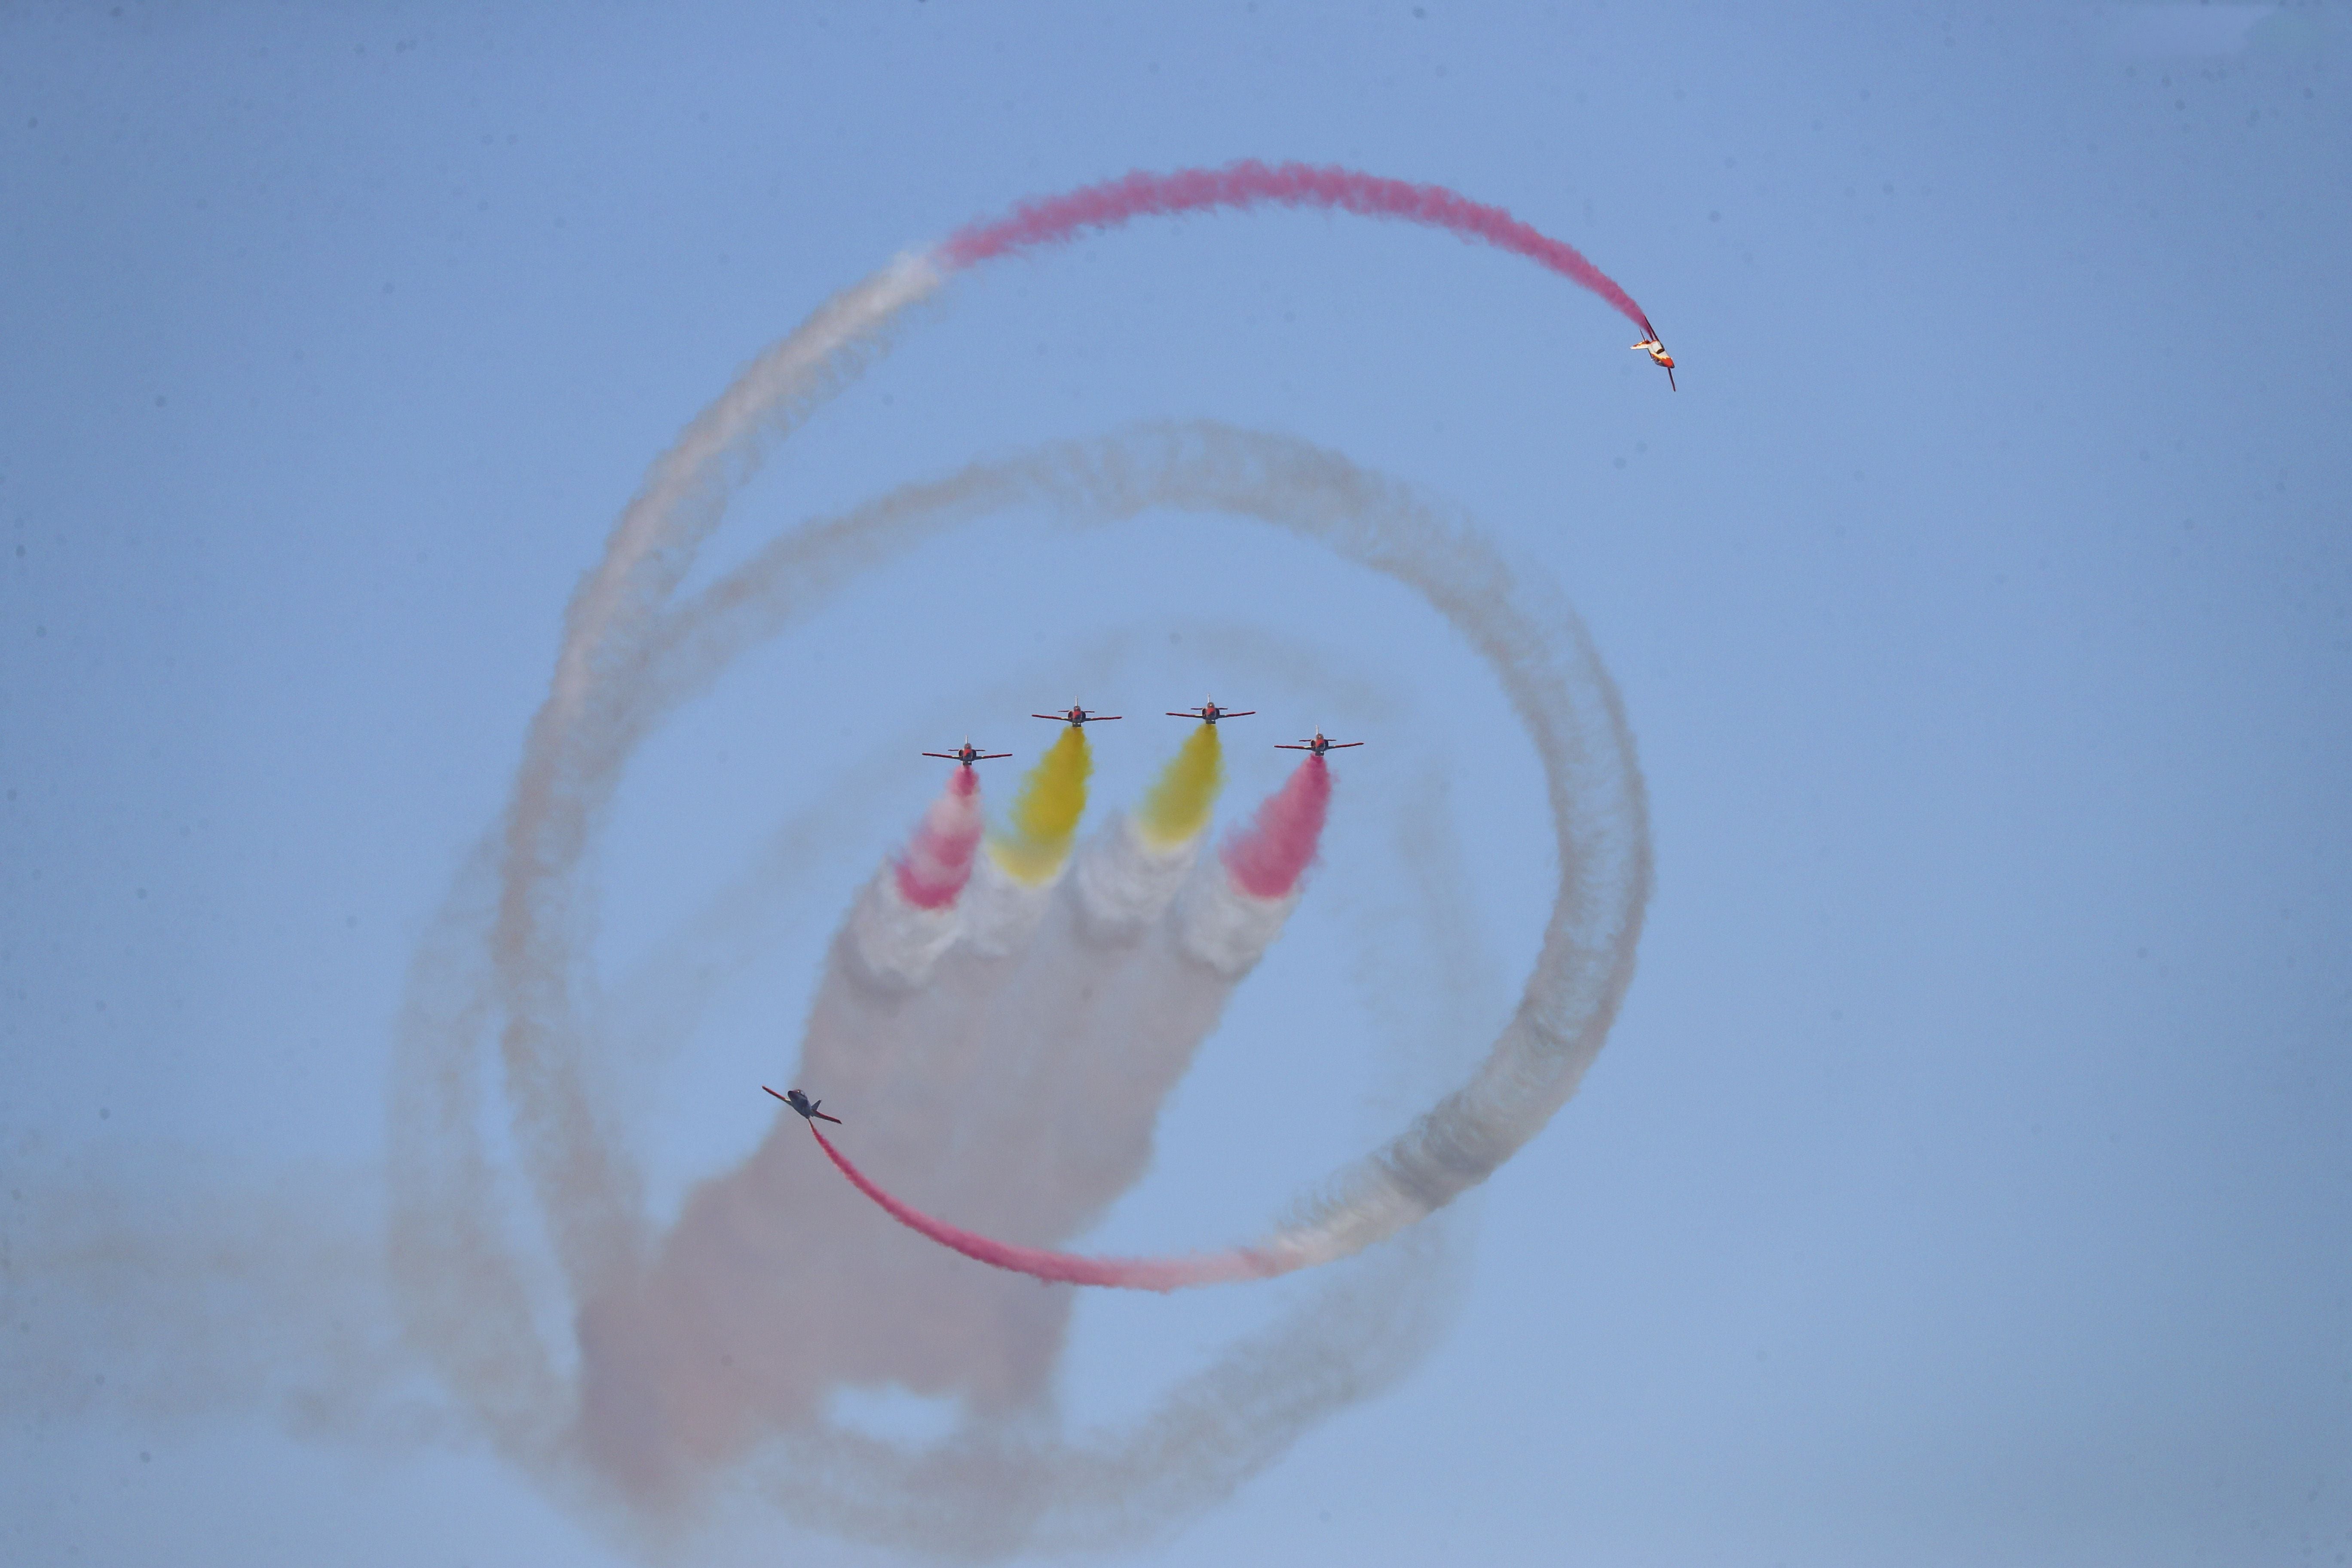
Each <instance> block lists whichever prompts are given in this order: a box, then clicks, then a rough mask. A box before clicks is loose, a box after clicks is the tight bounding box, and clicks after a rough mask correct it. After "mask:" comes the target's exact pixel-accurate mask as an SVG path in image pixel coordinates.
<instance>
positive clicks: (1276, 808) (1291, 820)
mask: <svg viewBox="0 0 2352 1568" xmlns="http://www.w3.org/2000/svg"><path fill="white" fill-rule="evenodd" d="M1330 805H1331V770H1330V769H1329V768H1328V767H1326V766H1324V765H1323V759H1322V758H1321V757H1320V756H1319V755H1317V756H1309V757H1308V758H1307V760H1306V761H1305V762H1303V763H1299V764H1298V767H1297V771H1296V772H1294V773H1292V774H1291V775H1290V781H1289V782H1288V783H1287V784H1284V785H1283V786H1282V788H1281V789H1280V790H1278V791H1276V793H1275V794H1273V795H1268V796H1267V797H1266V800H1265V805H1261V806H1259V807H1258V808H1257V816H1256V817H1255V819H1254V820H1253V821H1252V822H1251V823H1250V826H1249V830H1248V831H1247V832H1245V833H1243V834H1241V835H1239V836H1238V837H1235V838H1234V840H1233V841H1232V842H1231V843H1229V844H1227V845H1226V846H1225V847H1224V853H1223V859H1224V862H1225V871H1226V873H1227V874H1228V875H1229V876H1231V877H1232V878H1233V879H1234V886H1235V887H1237V888H1239V889H1241V890H1242V891H1243V892H1244V893H1247V894H1249V895H1250V896H1251V897H1253V898H1259V899H1282V898H1287V897H1289V896H1290V889H1293V888H1295V887H1297V885H1298V879H1299V876H1300V874H1301V873H1303V872H1304V871H1305V870H1306V869H1307V865H1308V863H1309V862H1311V861H1312V860H1313V859H1314V858H1315V847H1316V845H1317V844H1318V843H1319V842H1320V841H1321V839H1322V837H1323V816H1324V813H1325V812H1327V811H1328V810H1329V809H1330Z"/></svg>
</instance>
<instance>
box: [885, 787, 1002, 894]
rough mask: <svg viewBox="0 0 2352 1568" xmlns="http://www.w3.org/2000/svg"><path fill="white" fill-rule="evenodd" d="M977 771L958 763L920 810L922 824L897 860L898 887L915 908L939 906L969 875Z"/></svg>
mask: <svg viewBox="0 0 2352 1568" xmlns="http://www.w3.org/2000/svg"><path fill="white" fill-rule="evenodd" d="M979 797H980V775H979V774H978V773H974V772H973V771H972V770H971V769H970V768H964V767H959V768H958V769H956V771H955V772H954V773H950V774H949V775H948V787H947V788H946V790H944V791H943V792H941V794H940V798H939V799H938V800H936V801H934V802H932V803H931V807H930V809H929V811H927V812H925V813H924V814H923V825H922V826H920V827H919V828H918V829H916V831H915V837H914V838H913V840H912V841H911V842H909V843H908V846H907V853H906V854H905V855H904V856H903V857H901V858H900V859H899V861H898V891H899V892H900V893H901V894H903V895H904V896H905V897H906V900H907V901H908V903H910V904H912V905H914V906H915V907H916V908H917V909H919V910H943V909H946V908H947V907H948V906H949V905H950V904H952V903H954V902H955V901H956V895H957V894H959V893H961V892H962V891H963V885H964V884H965V883H966V882H968V881H970V880H971V854H972V851H973V849H975V848H976V847H978V846H979V844H980V828H981V824H980V802H979Z"/></svg>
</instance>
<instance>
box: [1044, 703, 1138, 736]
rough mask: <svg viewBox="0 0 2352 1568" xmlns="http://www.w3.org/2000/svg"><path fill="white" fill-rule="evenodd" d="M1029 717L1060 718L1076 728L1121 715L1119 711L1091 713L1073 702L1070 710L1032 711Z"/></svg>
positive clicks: (1103, 721)
mask: <svg viewBox="0 0 2352 1568" xmlns="http://www.w3.org/2000/svg"><path fill="white" fill-rule="evenodd" d="M1029 717H1031V718H1032V719H1055V720H1059V721H1061V722H1063V723H1065V724H1067V725H1068V726H1070V728H1072V729H1073V730H1075V729H1076V728H1077V727H1078V726H1079V725H1081V724H1101V723H1105V722H1107V721H1110V720H1113V719H1117V718H1118V717H1120V715H1118V714H1117V713H1089V712H1087V710H1085V709H1083V708H1081V707H1079V706H1078V705H1077V704H1076V703H1075V702H1073V703H1071V704H1070V710H1069V711H1068V712H1066V713H1032V714H1030V715H1029Z"/></svg>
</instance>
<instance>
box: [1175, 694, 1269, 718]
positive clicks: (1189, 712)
mask: <svg viewBox="0 0 2352 1568" xmlns="http://www.w3.org/2000/svg"><path fill="white" fill-rule="evenodd" d="M1256 711H1257V710H1256V709H1255V708H1244V709H1243V710H1241V711H1240V712H1238V713H1236V712H1234V710H1232V709H1230V708H1220V707H1218V706H1217V700H1216V699H1215V698H1213V697H1212V698H1210V699H1209V700H1207V701H1206V702H1203V703H1202V704H1201V705H1200V706H1199V707H1198V708H1187V709H1185V710H1184V711H1182V712H1181V713H1178V712H1175V711H1173V710H1171V711H1170V713H1169V715H1168V717H1170V718H1171V719H1198V720H1199V721H1201V722H1202V723H1203V724H1213V723H1215V722H1216V721H1218V720H1220V719H1246V718H1248V717H1249V716H1250V715H1251V714H1253V713H1255V712H1256Z"/></svg>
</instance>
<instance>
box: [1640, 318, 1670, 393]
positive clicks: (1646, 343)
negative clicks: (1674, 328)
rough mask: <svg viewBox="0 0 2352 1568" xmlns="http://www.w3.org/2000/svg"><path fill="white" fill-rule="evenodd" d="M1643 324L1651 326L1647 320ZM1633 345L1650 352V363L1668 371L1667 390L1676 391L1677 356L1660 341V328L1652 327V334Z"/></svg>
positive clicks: (1644, 351) (1643, 351)
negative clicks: (1667, 350)
mask: <svg viewBox="0 0 2352 1568" xmlns="http://www.w3.org/2000/svg"><path fill="white" fill-rule="evenodd" d="M1643 325H1644V326H1649V323H1648V322H1646V321H1645V322H1643ZM1633 346H1634V347H1635V348H1636V349H1639V350H1640V351H1641V352H1642V353H1645V354H1648V355H1649V356H1650V363H1652V364H1654V365H1656V366H1657V367H1658V368H1659V369H1660V370H1663V371H1664V372H1665V373H1666V390H1667V391H1668V392H1672V391H1674V390H1675V356H1674V355H1672V354H1670V353H1667V352H1666V345H1665V344H1664V343H1662V342H1659V341H1658V329H1657V328H1655V327H1650V335H1649V336H1648V337H1646V338H1643V340H1642V341H1641V342H1638V343H1635V344H1634V345H1633Z"/></svg>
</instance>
